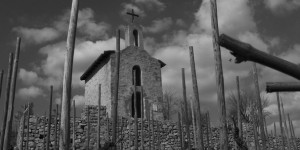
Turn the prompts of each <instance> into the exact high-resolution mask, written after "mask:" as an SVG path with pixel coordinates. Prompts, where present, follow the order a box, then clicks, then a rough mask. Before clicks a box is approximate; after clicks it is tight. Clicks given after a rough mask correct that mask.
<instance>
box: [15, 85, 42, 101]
mask: <svg viewBox="0 0 300 150" xmlns="http://www.w3.org/2000/svg"><path fill="white" fill-rule="evenodd" d="M17 95H18V96H19V97H20V98H22V99H29V98H36V97H38V96H42V95H44V91H43V90H42V89H41V88H38V87H35V86H30V87H28V88H21V89H19V90H18V93H17Z"/></svg>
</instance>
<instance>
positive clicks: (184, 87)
mask: <svg viewBox="0 0 300 150" xmlns="http://www.w3.org/2000/svg"><path fill="white" fill-rule="evenodd" d="M181 73H182V90H183V94H182V96H183V103H184V109H185V111H184V112H185V118H186V119H185V132H186V134H187V140H188V141H187V143H188V149H191V143H190V141H191V137H190V125H189V122H188V118H189V117H188V116H189V115H188V107H187V100H186V85H185V71H184V68H181Z"/></svg>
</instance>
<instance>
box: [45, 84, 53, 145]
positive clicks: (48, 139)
mask: <svg viewBox="0 0 300 150" xmlns="http://www.w3.org/2000/svg"><path fill="white" fill-rule="evenodd" d="M52 95H53V86H52V85H51V86H50V102H49V114H48V128H47V129H48V131H47V133H48V136H47V147H46V149H47V150H50V143H51V141H50V135H51V118H52Z"/></svg>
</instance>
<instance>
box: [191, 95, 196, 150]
mask: <svg viewBox="0 0 300 150" xmlns="http://www.w3.org/2000/svg"><path fill="white" fill-rule="evenodd" d="M190 103H191V109H192V123H193V134H194V148H196V146H197V133H196V122H195V119H196V118H195V114H194V103H193V99H191V102H190Z"/></svg>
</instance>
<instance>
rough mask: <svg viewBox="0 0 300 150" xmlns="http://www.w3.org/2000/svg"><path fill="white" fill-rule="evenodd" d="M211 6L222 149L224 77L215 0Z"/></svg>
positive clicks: (225, 134)
mask: <svg viewBox="0 0 300 150" xmlns="http://www.w3.org/2000/svg"><path fill="white" fill-rule="evenodd" d="M210 4H211V5H210V6H211V20H212V21H211V24H212V29H213V30H212V31H213V48H214V55H215V63H216V66H215V69H216V83H217V94H218V102H219V105H220V111H219V112H221V114H220V122H221V124H222V126H221V131H220V148H221V149H223V150H227V149H228V131H227V122H226V106H225V93H224V77H223V68H222V58H221V51H220V45H219V27H218V11H217V2H216V0H210Z"/></svg>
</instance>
